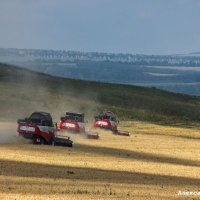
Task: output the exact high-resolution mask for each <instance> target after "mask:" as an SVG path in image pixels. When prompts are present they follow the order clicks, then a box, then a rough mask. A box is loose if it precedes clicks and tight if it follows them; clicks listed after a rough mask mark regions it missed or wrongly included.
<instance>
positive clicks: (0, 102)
mask: <svg viewBox="0 0 200 200" xmlns="http://www.w3.org/2000/svg"><path fill="white" fill-rule="evenodd" d="M0 91H1V94H0V110H1V112H0V118H1V119H2V120H8V119H10V120H16V118H19V117H24V116H25V115H27V114H30V113H31V112H33V111H40V110H42V111H47V112H50V113H52V115H53V117H54V119H55V120H58V119H59V116H60V115H61V114H63V113H64V112H65V111H68V110H69V111H77V112H85V113H86V115H87V118H89V119H90V118H92V117H93V115H95V114H96V113H98V111H100V110H102V109H109V110H112V111H114V112H116V114H117V115H118V117H119V119H120V120H142V121H152V122H163V123H168V122H194V121H199V120H200V99H199V98H198V97H192V96H187V95H182V94H175V93H170V92H165V91H162V90H158V89H155V88H144V87H136V86H127V85H120V84H104V83H98V82H88V81H79V80H72V79H66V78H57V77H53V76H49V75H45V74H41V73H37V72H33V71H29V70H26V69H22V68H18V67H14V66H10V65H5V64H0Z"/></svg>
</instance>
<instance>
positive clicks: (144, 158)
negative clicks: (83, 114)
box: [0, 121, 200, 200]
mask: <svg viewBox="0 0 200 200" xmlns="http://www.w3.org/2000/svg"><path fill="white" fill-rule="evenodd" d="M119 129H123V130H129V131H130V132H131V136H130V137H125V136H117V135H113V134H112V133H111V132H109V131H103V130H98V132H99V134H100V139H99V140H88V139H85V138H82V137H81V136H79V135H73V134H68V135H70V136H71V138H72V139H73V141H74V147H73V148H65V147H53V146H47V145H43V146H40V145H32V144H29V143H28V142H27V141H26V140H22V139H20V138H18V137H17V135H16V124H13V123H5V122H4V123H3V122H2V123H0V142H1V144H0V152H1V153H0V199H3V200H4V199H9V200H10V199H11V200H21V199H29V200H32V199H55V200H56V199H81V200H82V199H120V200H121V199H152V200H154V199H170V200H171V199H198V198H200V196H192V195H191V196H182V195H178V192H179V191H199V190H200V157H199V153H200V127H198V126H194V127H190V128H187V127H181V126H179V127H168V126H161V125H155V124H150V123H144V122H139V121H136V122H121V125H120V127H119Z"/></svg>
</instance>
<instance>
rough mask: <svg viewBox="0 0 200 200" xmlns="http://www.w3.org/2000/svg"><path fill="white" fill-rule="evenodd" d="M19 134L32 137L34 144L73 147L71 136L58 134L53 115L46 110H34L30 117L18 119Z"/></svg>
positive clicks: (27, 137)
mask: <svg viewBox="0 0 200 200" xmlns="http://www.w3.org/2000/svg"><path fill="white" fill-rule="evenodd" d="M17 132H18V134H19V136H22V137H24V138H26V139H30V140H31V141H32V142H33V144H49V145H52V144H53V145H59V146H67V147H72V146H73V141H72V140H70V138H69V137H64V136H60V135H57V130H56V128H55V127H54V124H53V121H52V117H51V115H50V114H49V113H46V112H34V113H32V114H31V116H30V117H28V118H25V119H19V120H18V128H17Z"/></svg>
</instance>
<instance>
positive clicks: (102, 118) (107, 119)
mask: <svg viewBox="0 0 200 200" xmlns="http://www.w3.org/2000/svg"><path fill="white" fill-rule="evenodd" d="M117 123H118V121H117V117H116V115H115V114H114V113H113V112H111V111H103V112H101V113H100V114H99V115H98V116H95V118H94V122H93V125H94V127H100V128H104V129H109V130H112V131H116V130H117Z"/></svg>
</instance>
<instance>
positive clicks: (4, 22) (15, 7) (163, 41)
mask: <svg viewBox="0 0 200 200" xmlns="http://www.w3.org/2000/svg"><path fill="white" fill-rule="evenodd" d="M199 22H200V0H0V47H16V48H36V49H40V48H42V49H61V50H78V51H99V52H114V53H117V52H121V53H133V54H137V53H144V54H174V53H188V52H195V51H200V24H199Z"/></svg>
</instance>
